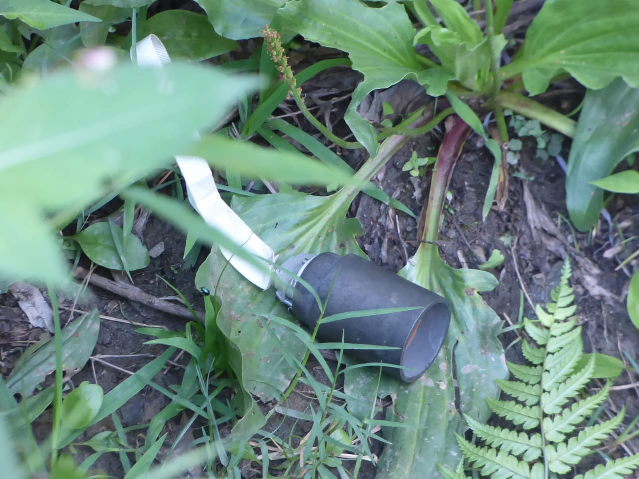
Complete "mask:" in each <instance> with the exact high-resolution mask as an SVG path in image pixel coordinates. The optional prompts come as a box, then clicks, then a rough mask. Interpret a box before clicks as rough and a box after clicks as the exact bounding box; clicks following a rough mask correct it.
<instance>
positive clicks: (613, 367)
mask: <svg viewBox="0 0 639 479" xmlns="http://www.w3.org/2000/svg"><path fill="white" fill-rule="evenodd" d="M592 356H594V359H595V369H594V371H593V373H592V379H615V378H616V377H617V376H619V375H620V374H621V373H622V372H623V370H624V368H625V365H624V363H623V361H621V360H620V359H618V358H615V357H612V356H608V355H607V354H600V353H590V354H584V355H583V356H581V359H580V360H579V362H578V363H577V364H576V365H575V371H580V370H581V369H583V368H584V367H586V365H588V362H589V361H590V359H591V357H592Z"/></svg>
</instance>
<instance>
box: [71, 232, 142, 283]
mask: <svg viewBox="0 0 639 479" xmlns="http://www.w3.org/2000/svg"><path fill="white" fill-rule="evenodd" d="M114 234H116V235H118V239H119V241H121V242H122V255H123V256H124V258H122V257H121V256H120V252H119V251H118V247H117V245H116V239H115V238H114ZM67 238H69V239H73V240H75V241H77V242H78V244H79V245H80V247H81V248H82V251H84V254H86V255H87V256H88V257H89V259H90V260H91V261H93V262H94V263H96V264H99V265H100V266H104V267H105V268H109V269H114V270H119V271H124V270H126V271H135V270H138V269H142V268H146V267H147V266H148V265H149V260H150V258H149V251H148V250H147V249H146V248H145V246H144V245H143V244H142V242H141V241H140V239H139V238H138V237H137V236H135V235H132V234H130V235H126V236H125V237H124V238H123V233H122V228H120V227H119V226H117V225H113V231H112V230H111V226H109V223H108V222H106V221H103V222H100V223H94V224H92V225H91V226H89V227H88V228H85V229H83V230H82V231H80V232H79V233H78V234H76V235H73V236H68V237H67ZM123 260H124V263H126V264H122V263H123Z"/></svg>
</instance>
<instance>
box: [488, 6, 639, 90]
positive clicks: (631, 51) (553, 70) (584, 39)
mask: <svg viewBox="0 0 639 479" xmlns="http://www.w3.org/2000/svg"><path fill="white" fill-rule="evenodd" d="M638 24H639V9H638V8H637V3H636V1H635V0H606V1H605V2H602V1H600V0H581V1H580V2H578V3H576V2H575V1H574V0H548V1H546V2H545V3H544V5H543V7H542V9H541V11H540V12H539V13H538V14H537V16H536V17H535V19H534V20H533V22H532V23H531V25H530V27H529V28H528V31H527V32H526V41H525V42H524V46H523V52H522V54H521V56H520V57H518V58H517V59H516V60H515V61H513V62H512V63H511V64H510V65H507V66H505V67H504V68H502V69H501V70H500V73H501V76H502V78H503V79H507V78H511V77H513V76H515V75H517V74H519V73H522V75H523V80H524V85H525V87H526V89H527V90H528V91H529V92H530V94H531V95H538V94H540V93H543V92H544V91H546V89H547V88H548V84H549V82H550V79H551V78H552V77H553V76H554V75H556V74H557V73H558V72H560V71H567V72H568V73H570V74H571V75H572V76H573V77H575V79H577V81H579V82H580V83H582V84H583V85H584V86H586V87H587V88H592V89H599V88H603V87H605V86H606V85H608V84H609V83H610V82H612V81H613V80H614V79H615V78H617V77H622V78H623V79H624V80H625V81H626V82H627V83H628V84H629V85H631V86H633V87H638V86H639V63H638V62H637V55H638V54H639V29H638V28H637V25H638Z"/></svg>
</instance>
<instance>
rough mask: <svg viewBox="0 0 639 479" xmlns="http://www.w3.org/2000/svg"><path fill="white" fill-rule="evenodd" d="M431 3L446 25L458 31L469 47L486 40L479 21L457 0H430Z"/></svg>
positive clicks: (463, 41)
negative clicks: (474, 19)
mask: <svg viewBox="0 0 639 479" xmlns="http://www.w3.org/2000/svg"><path fill="white" fill-rule="evenodd" d="M430 3H431V4H432V5H433V7H435V10H436V11H437V13H438V14H439V15H440V16H441V18H442V21H443V22H444V24H445V25H446V27H447V28H449V29H450V30H451V31H452V32H455V33H457V34H458V35H459V38H460V39H461V42H462V43H465V44H466V45H467V46H468V47H469V48H472V47H476V46H477V45H479V44H480V43H481V42H482V41H483V40H484V36H483V35H482V33H481V30H480V29H479V26H477V23H476V22H475V21H473V19H472V18H470V15H468V12H466V10H465V9H464V7H462V6H461V5H460V4H459V3H457V2H456V1H455V0H430Z"/></svg>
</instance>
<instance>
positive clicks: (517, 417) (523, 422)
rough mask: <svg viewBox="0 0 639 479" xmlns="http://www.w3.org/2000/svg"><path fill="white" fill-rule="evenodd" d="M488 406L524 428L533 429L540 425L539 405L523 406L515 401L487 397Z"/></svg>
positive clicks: (500, 415)
mask: <svg viewBox="0 0 639 479" xmlns="http://www.w3.org/2000/svg"><path fill="white" fill-rule="evenodd" d="M486 402H487V403H488V406H489V407H490V409H492V410H493V412H494V413H495V414H497V415H498V416H499V417H503V418H504V419H508V420H509V421H512V422H513V423H514V424H515V425H516V426H521V427H522V428H523V429H532V428H535V427H537V426H539V415H540V411H539V406H532V407H528V406H522V405H521V404H519V403H516V402H515V401H500V400H498V399H486Z"/></svg>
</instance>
